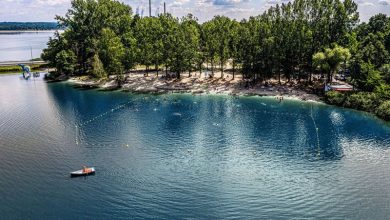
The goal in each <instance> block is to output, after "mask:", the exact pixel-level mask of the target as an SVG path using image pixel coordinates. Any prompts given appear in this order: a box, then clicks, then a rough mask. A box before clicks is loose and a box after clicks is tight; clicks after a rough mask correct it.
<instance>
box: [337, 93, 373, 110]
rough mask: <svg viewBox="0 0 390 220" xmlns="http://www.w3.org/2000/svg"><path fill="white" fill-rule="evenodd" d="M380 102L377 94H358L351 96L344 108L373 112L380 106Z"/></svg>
mask: <svg viewBox="0 0 390 220" xmlns="http://www.w3.org/2000/svg"><path fill="white" fill-rule="evenodd" d="M379 102H380V100H379V98H378V96H377V95H376V94H375V93H369V92H358V93H354V94H352V95H349V96H348V97H347V98H346V100H345V102H344V106H345V107H348V108H354V109H358V110H363V111H368V112H372V111H374V110H375V109H376V107H377V106H378V105H379Z"/></svg>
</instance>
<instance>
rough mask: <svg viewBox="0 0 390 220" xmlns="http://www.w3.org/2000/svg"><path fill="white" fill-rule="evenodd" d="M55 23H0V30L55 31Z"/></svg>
mask: <svg viewBox="0 0 390 220" xmlns="http://www.w3.org/2000/svg"><path fill="white" fill-rule="evenodd" d="M55 29H58V26H57V23H56V22H0V30H1V31H4V30H7V31H8V30H55Z"/></svg>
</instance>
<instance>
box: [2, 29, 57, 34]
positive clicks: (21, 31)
mask: <svg viewBox="0 0 390 220" xmlns="http://www.w3.org/2000/svg"><path fill="white" fill-rule="evenodd" d="M55 31H60V30H59V29H53V30H0V34H1V33H4V34H7V33H37V32H55Z"/></svg>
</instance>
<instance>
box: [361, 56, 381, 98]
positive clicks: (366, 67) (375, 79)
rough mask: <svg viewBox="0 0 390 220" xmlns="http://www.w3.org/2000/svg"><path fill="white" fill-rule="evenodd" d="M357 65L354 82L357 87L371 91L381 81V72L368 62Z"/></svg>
mask: <svg viewBox="0 0 390 220" xmlns="http://www.w3.org/2000/svg"><path fill="white" fill-rule="evenodd" d="M356 65H357V67H356V68H357V69H358V70H357V71H356V73H355V76H354V78H355V82H356V85H357V87H358V88H359V89H362V90H363V91H369V92H372V91H373V90H374V89H375V87H376V86H377V85H380V84H381V82H382V78H381V72H380V71H379V70H377V69H376V68H375V66H374V65H373V64H370V63H360V64H356Z"/></svg>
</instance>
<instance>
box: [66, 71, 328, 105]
mask: <svg viewBox="0 0 390 220" xmlns="http://www.w3.org/2000/svg"><path fill="white" fill-rule="evenodd" d="M226 75H228V74H226ZM67 82H70V83H72V84H74V85H77V86H80V87H84V88H91V89H93V88H96V89H102V90H106V91H113V90H119V91H123V92H134V93H141V94H166V93H189V94H193V95H231V96H260V97H275V98H277V99H280V100H281V101H282V100H283V99H288V100H300V101H311V102H318V103H325V102H324V101H323V100H322V99H321V97H320V96H318V95H316V94H311V93H309V92H307V91H304V90H302V89H300V88H298V86H297V85H293V86H291V85H283V84H282V85H279V84H275V83H270V84H268V85H255V86H253V87H248V86H247V85H246V84H245V82H244V81H242V80H241V79H239V78H238V77H237V78H236V79H234V80H232V79H231V78H230V79H229V78H219V77H215V78H206V77H202V76H200V77H199V74H198V76H197V75H194V76H191V77H189V76H188V75H187V76H182V78H181V79H171V80H169V79H162V78H161V76H159V77H157V76H155V75H154V74H153V75H152V74H150V76H147V77H145V76H144V74H143V73H138V74H134V73H132V74H126V75H125V82H124V83H123V84H122V86H121V87H118V86H117V84H116V81H115V78H114V77H110V78H109V79H106V80H96V79H92V78H89V77H85V76H84V77H83V76H81V77H71V78H69V79H68V80H67Z"/></svg>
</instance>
